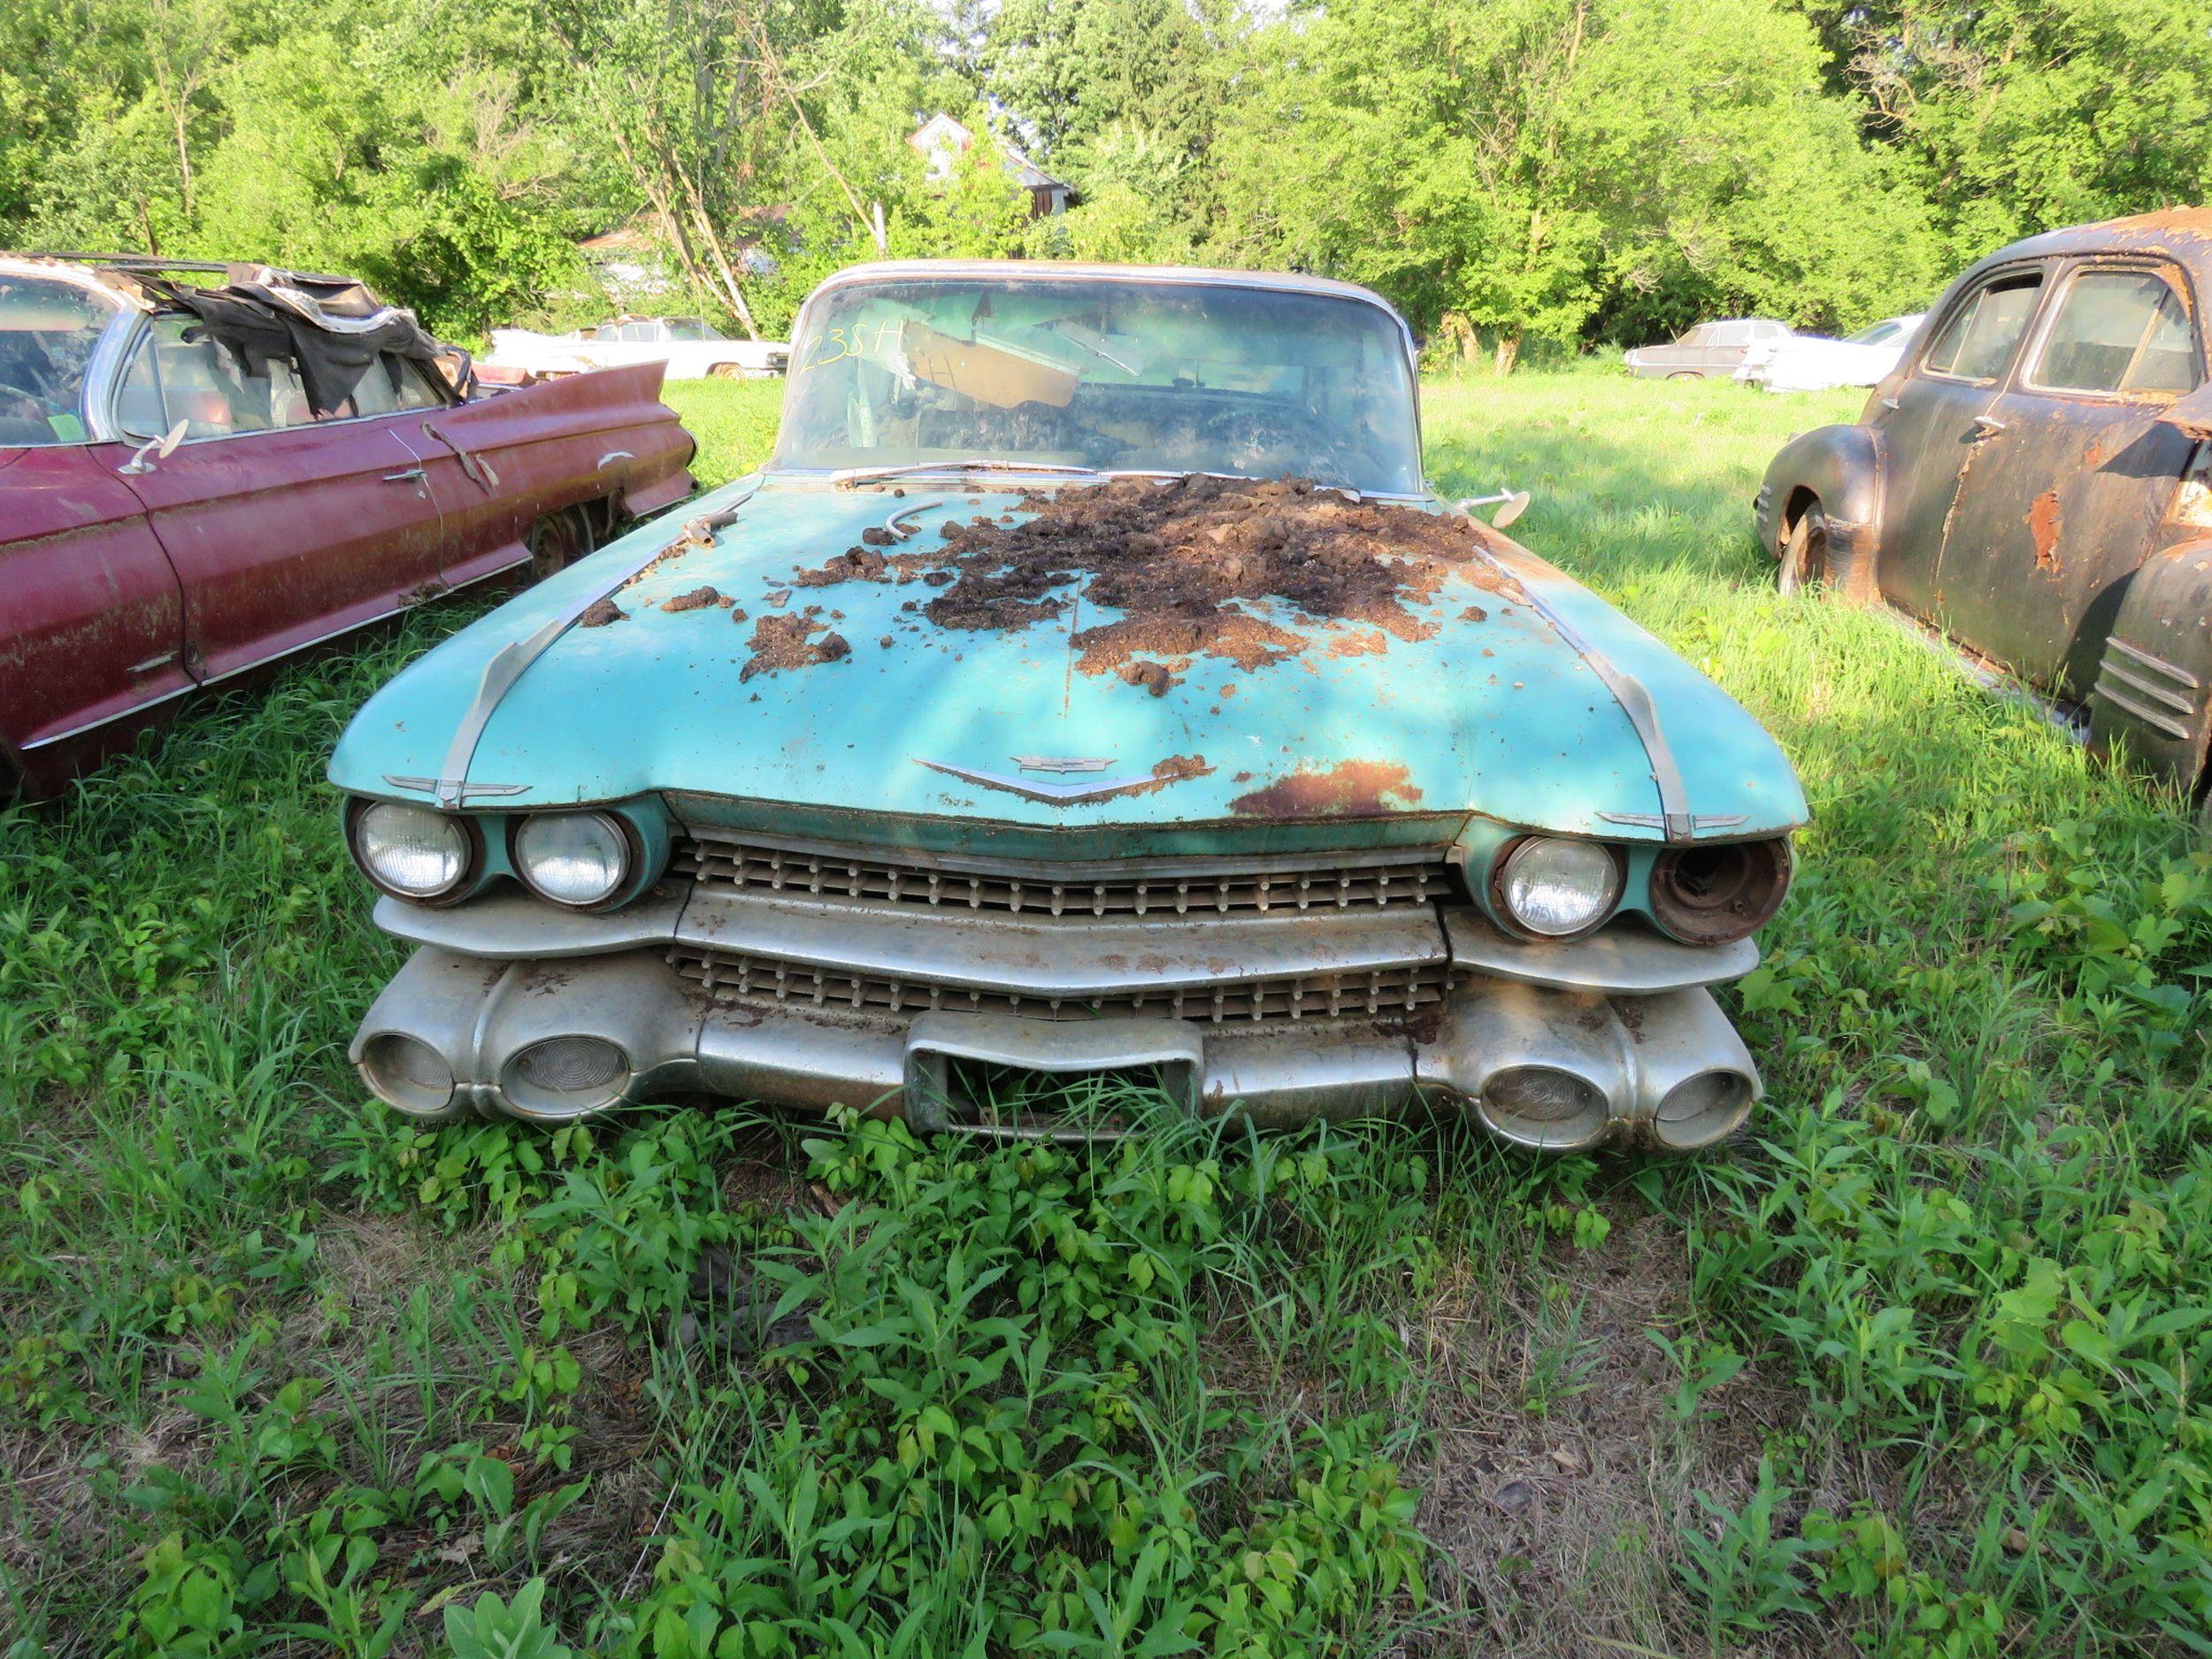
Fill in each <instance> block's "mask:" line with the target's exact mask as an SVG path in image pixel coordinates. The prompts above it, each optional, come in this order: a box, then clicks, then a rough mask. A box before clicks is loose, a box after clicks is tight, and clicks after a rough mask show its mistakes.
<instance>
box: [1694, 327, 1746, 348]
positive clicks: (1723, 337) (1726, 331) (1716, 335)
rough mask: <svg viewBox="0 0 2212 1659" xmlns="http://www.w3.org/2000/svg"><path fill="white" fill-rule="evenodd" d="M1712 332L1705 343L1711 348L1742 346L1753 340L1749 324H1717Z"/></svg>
mask: <svg viewBox="0 0 2212 1659" xmlns="http://www.w3.org/2000/svg"><path fill="white" fill-rule="evenodd" d="M1712 330H1713V332H1712V334H1711V335H1710V337H1709V338H1708V339H1707V341H1706V342H1705V343H1706V344H1707V345H1709V346H1740V345H1742V344H1744V343H1745V342H1747V341H1748V340H1749V339H1750V338H1751V326H1750V325H1749V324H1747V323H1715V324H1713V325H1712Z"/></svg>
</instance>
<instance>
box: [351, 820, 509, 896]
mask: <svg viewBox="0 0 2212 1659" xmlns="http://www.w3.org/2000/svg"><path fill="white" fill-rule="evenodd" d="M380 812H410V813H419V814H420V815H421V816H422V817H423V818H428V819H434V820H435V821H436V822H437V823H438V824H439V825H441V826H443V827H444V828H446V829H449V830H450V831H451V832H452V833H453V834H454V836H455V839H456V841H457V844H458V854H459V862H458V864H457V865H456V866H455V870H454V873H453V875H452V877H451V879H449V880H447V881H445V882H444V883H442V884H441V885H440V886H439V887H435V888H432V889H426V890H416V889H411V888H408V887H402V886H400V885H399V884H398V883H396V882H395V881H393V880H392V879H389V878H388V876H387V875H386V874H385V873H384V872H382V871H380V869H379V868H378V867H377V865H376V864H375V862H374V861H373V859H372V858H371V857H370V856H369V854H368V853H367V851H366V850H365V845H364V838H365V835H366V834H367V833H369V832H370V829H371V826H372V825H373V821H374V819H375V817H376V815H377V814H378V813H380ZM345 839H346V851H347V853H348V855H349V856H351V858H352V859H353V863H354V867H355V868H356V869H357V870H358V871H360V872H361V874H362V876H363V878H364V879H365V880H366V881H367V882H368V884H369V885H370V886H371V887H374V888H375V889H376V890H377V891H378V892H379V893H381V894H383V895H386V896H387V897H388V898H395V899H399V900H401V901H403V902H406V903H409V904H422V905H428V906H438V905H444V904H451V903H454V902H457V901H458V900H460V899H463V898H465V897H466V896H467V895H469V893H471V892H472V890H473V889H474V887H475V881H476V878H477V876H478V874H479V873H480V872H481V871H482V869H483V867H484V837H483V833H482V832H481V830H480V829H479V828H478V826H477V825H476V824H475V823H474V822H473V821H472V819H470V818H466V817H465V816H464V815H462V814H460V813H457V812H441V811H439V810H438V809H437V808H435V807H431V806H425V805H423V804H422V803H420V802H417V801H385V800H379V799H376V798H374V797H373V796H368V795H360V796H357V797H355V798H354V799H353V800H352V801H351V802H349V803H348V805H347V808H346V821H345Z"/></svg>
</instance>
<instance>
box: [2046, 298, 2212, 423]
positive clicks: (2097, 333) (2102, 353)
mask: <svg viewBox="0 0 2212 1659" xmlns="http://www.w3.org/2000/svg"><path fill="white" fill-rule="evenodd" d="M2028 378H2029V380H2030V381H2031V382H2032V384H2034V385H2035V386H2037V387H2039V388H2043V389H2045V390H2047V391H2054V392H2100V393H2103V394H2106V395H2108V396H2131V395H2135V396H2169V395H2172V394H2176V393H2180V392H2187V391H2193V390H2194V389H2195V388H2196V384H2197V379H2198V376H2197V351H2196V342H2194V341H2193V340H2192V339H2191V338H2190V334H2189V319H2188V315H2187V313H2186V311H2185V310H2184V309H2183V307H2182V303H2181V296H2179V295H2178V294H2177V293H2175V292H2174V288H2173V284H2172V283H2170V282H2169V281H2168V280H2166V279H2165V278H2164V277H2162V276H2161V275H2159V274H2158V273H2156V272H2154V271H2085V272H2083V273H2081V274H2080V275H2078V276H2077V277H2075V278H2074V280H2072V281H2071V282H2070V283H2068V284H2067V285H2066V291H2065V293H2063V294H2062V295H2061V296H2059V302H2058V310H2057V311H2056V312H2055V314H2054V316H2053V317H2052V319H2051V327H2050V332H2049V333H2048V334H2047V335H2046V336H2045V338H2044V342H2043V349H2042V350H2041V351H2040V352H2039V353H2038V355H2037V357H2036V364H2035V369H2034V372H2033V373H2032V374H2031V375H2030V376H2029V377H2028Z"/></svg>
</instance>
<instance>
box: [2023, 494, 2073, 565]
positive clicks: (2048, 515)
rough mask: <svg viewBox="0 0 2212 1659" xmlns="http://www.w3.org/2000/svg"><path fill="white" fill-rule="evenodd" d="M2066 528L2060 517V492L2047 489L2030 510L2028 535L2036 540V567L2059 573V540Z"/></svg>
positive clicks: (2036, 499)
mask: <svg viewBox="0 0 2212 1659" xmlns="http://www.w3.org/2000/svg"><path fill="white" fill-rule="evenodd" d="M2064 528H2065V521H2064V520H2063V519H2062V518H2060V516H2059V506H2058V492H2057V491H2056V490H2055V489H2047V490H2045V491H2044V492H2043V493H2042V494H2041V495H2038V496H2037V497H2036V498H2035V500H2034V502H2033V503H2031V504H2030V506H2029V508H2028V534H2030V535H2032V536H2033V537H2034V538H2035V567H2036V569H2038V570H2039V571H2046V572H2050V573H2051V574H2053V575H2056V574H2057V573H2058V568H2059V565H2058V538H2059V535H2060V534H2061V532H2062V531H2063V530H2064Z"/></svg>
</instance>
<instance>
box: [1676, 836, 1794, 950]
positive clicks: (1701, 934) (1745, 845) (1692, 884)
mask: <svg viewBox="0 0 2212 1659" xmlns="http://www.w3.org/2000/svg"><path fill="white" fill-rule="evenodd" d="M1789 888H1790V844H1789V842H1787V841H1781V840H1776V841H1724V842H1721V843H1719V844H1718V845H1717V846H1711V847H1670V848H1668V849H1666V850H1665V851H1664V852H1663V853H1661V854H1660V855H1659V856H1658V857H1657V859H1655V861H1654V862H1653V864H1652V867H1651V914H1652V917H1653V918H1654V919H1655V920H1656V921H1657V922H1658V924H1659V926H1661V927H1663V928H1664V929H1666V931H1667V932H1668V933H1671V935H1673V936H1674V937H1675V938H1677V939H1678V940H1680V941H1682V942H1683V943H1684V944H1686V945H1724V944H1728V943H1730V942H1731V941H1734V940H1738V939H1743V938H1746V937H1747V936H1748V935H1750V934H1752V933H1756V932H1757V931H1758V930H1759V929H1760V928H1762V927H1763V926H1766V924H1767V923H1768V922H1770V921H1771V920H1772V919H1773V918H1774V913H1775V911H1777V910H1780V909H1781V908H1782V897H1783V895H1785V894H1786V893H1787V892H1788V891H1789Z"/></svg>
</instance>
